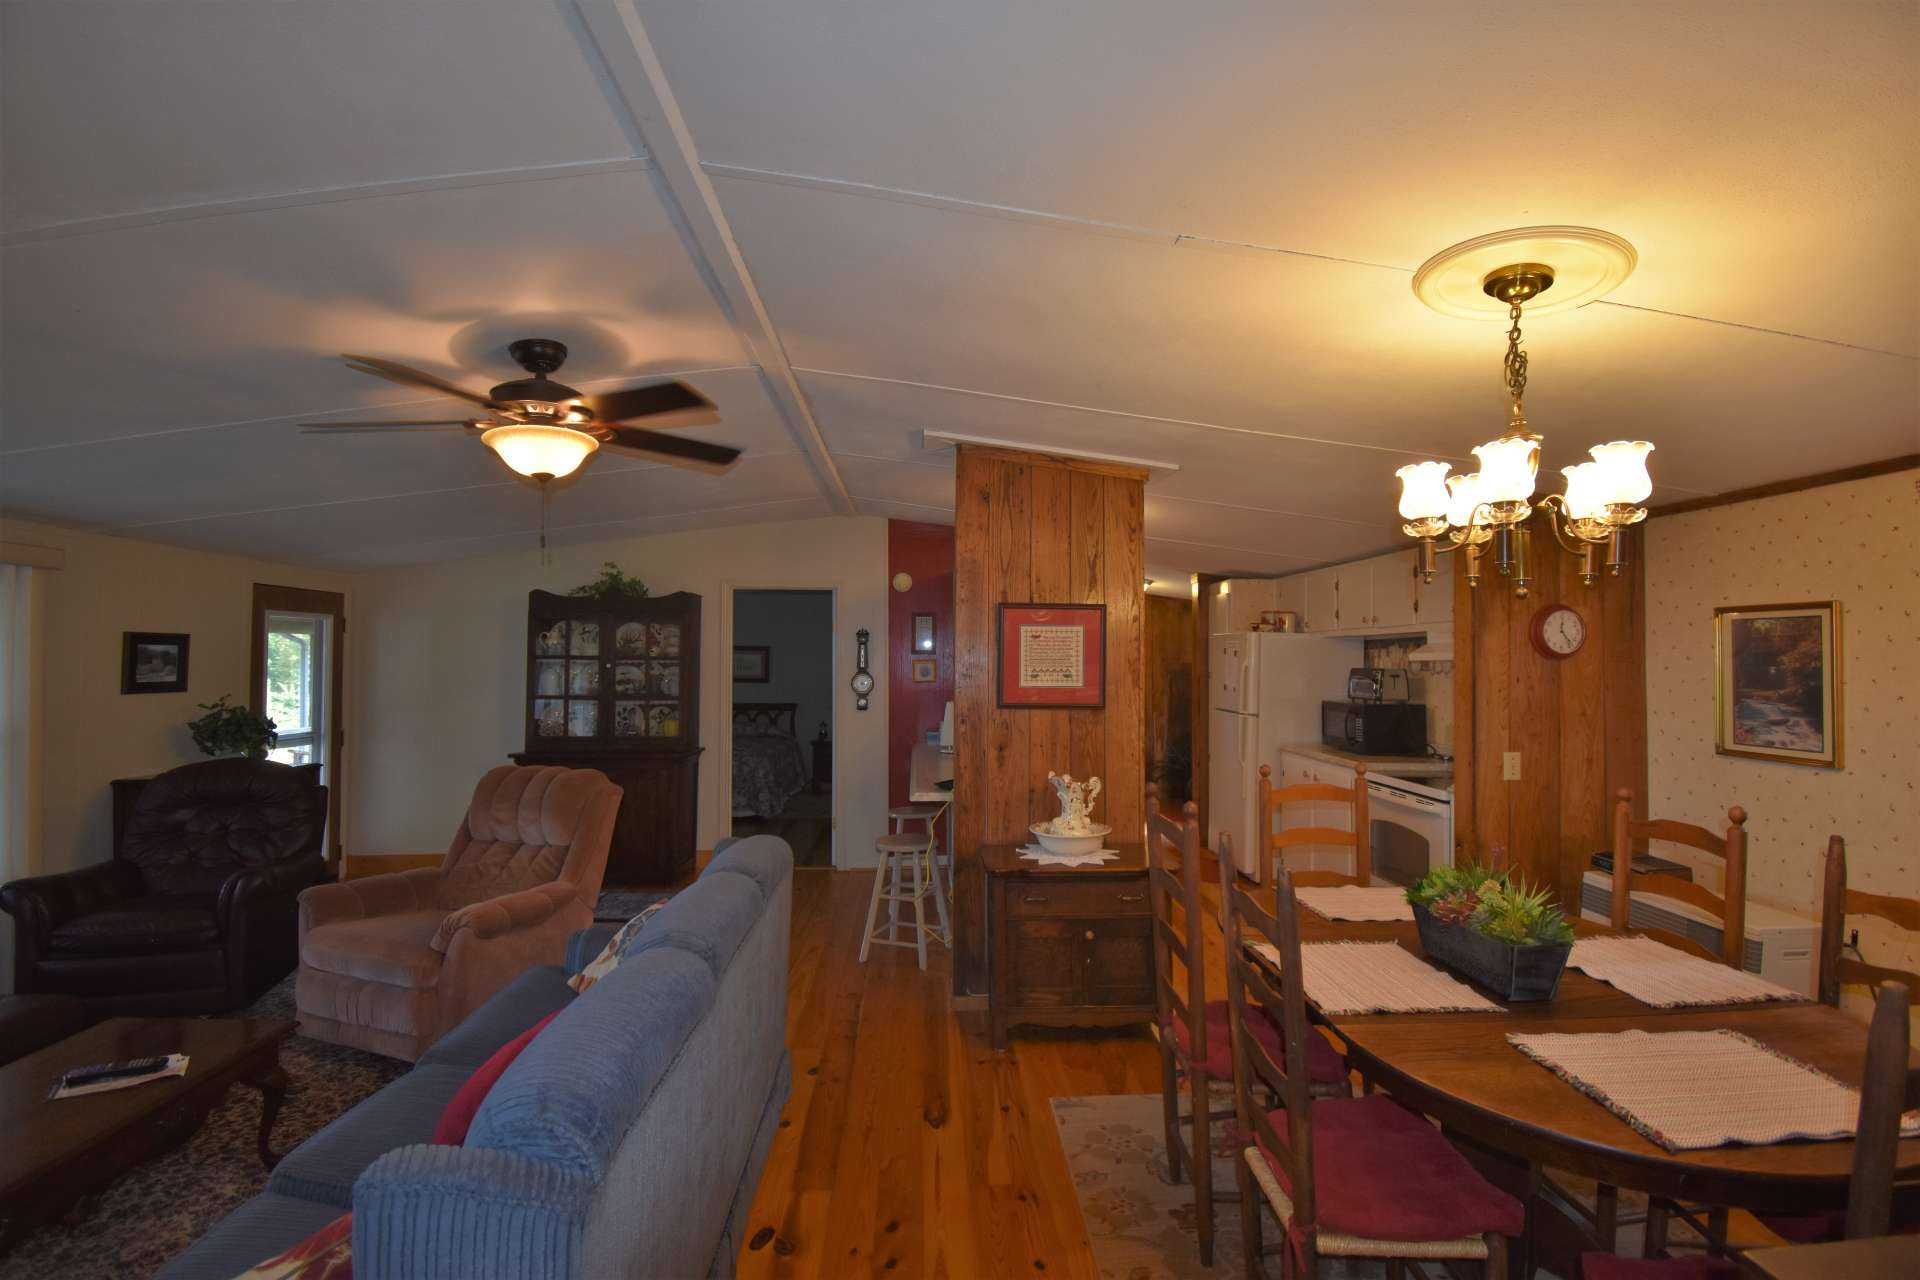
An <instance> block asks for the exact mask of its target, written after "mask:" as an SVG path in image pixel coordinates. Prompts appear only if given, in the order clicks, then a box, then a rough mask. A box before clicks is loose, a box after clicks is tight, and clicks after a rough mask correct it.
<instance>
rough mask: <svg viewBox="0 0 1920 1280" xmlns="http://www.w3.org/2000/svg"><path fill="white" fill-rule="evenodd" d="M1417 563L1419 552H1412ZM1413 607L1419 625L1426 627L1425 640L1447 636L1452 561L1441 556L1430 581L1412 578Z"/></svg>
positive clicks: (1449, 617) (1451, 588)
mask: <svg viewBox="0 0 1920 1280" xmlns="http://www.w3.org/2000/svg"><path fill="white" fill-rule="evenodd" d="M1413 554H1414V556H1415V563H1416V564H1418V563H1419V558H1418V557H1419V553H1418V552H1415V553H1413ZM1413 581H1414V609H1415V611H1416V616H1417V617H1418V619H1419V623H1420V625H1421V626H1423V627H1426V628H1428V635H1427V640H1428V642H1429V643H1436V642H1440V641H1443V640H1446V639H1448V638H1449V636H1450V633H1451V632H1452V629H1453V561H1452V560H1451V559H1449V558H1446V557H1442V558H1441V560H1440V568H1439V569H1438V570H1437V571H1436V572H1435V573H1434V575H1433V581H1432V582H1422V581H1420V579H1419V577H1418V576H1415V578H1414V580H1413Z"/></svg>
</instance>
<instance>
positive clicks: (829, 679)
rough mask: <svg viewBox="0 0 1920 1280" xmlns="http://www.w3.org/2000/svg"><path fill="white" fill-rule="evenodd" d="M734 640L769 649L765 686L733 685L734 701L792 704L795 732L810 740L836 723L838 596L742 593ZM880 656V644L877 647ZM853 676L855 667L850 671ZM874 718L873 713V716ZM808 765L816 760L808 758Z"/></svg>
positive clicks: (737, 600) (737, 597)
mask: <svg viewBox="0 0 1920 1280" xmlns="http://www.w3.org/2000/svg"><path fill="white" fill-rule="evenodd" d="M733 642H734V643H735V644H737V645H740V644H753V645H765V646H766V647H767V648H768V650H769V651H770V653H769V655H768V656H769V658H770V664H769V666H770V669H769V672H768V674H769V675H770V676H771V679H769V680H768V681H767V682H766V683H765V684H743V683H740V682H738V681H736V682H735V683H734V686H733V700H734V701H735V702H791V703H794V704H796V706H795V710H794V724H793V731H794V733H795V734H796V735H797V736H798V737H799V739H800V741H801V742H803V743H805V742H811V741H812V740H813V738H814V735H816V734H818V733H819V732H820V722H821V721H822V720H825V721H826V722H827V725H828V728H829V729H831V728H832V725H833V686H834V685H835V684H836V683H838V682H837V681H836V680H834V678H833V596H832V595H831V594H830V593H828V592H821V591H804V592H803V591H741V592H737V593H735V595H734V598H733ZM871 647H872V649H873V652H874V654H875V655H876V656H877V655H878V652H879V645H878V644H877V643H876V644H873V645H872V646H871ZM847 674H848V677H849V678H851V676H852V674H853V669H852V667H851V666H849V667H848V669H847ZM867 714H868V715H872V714H873V713H872V712H870V711H869V712H868V713H867ZM807 763H808V765H809V767H811V765H812V763H813V761H812V758H811V757H809V758H808V760H807Z"/></svg>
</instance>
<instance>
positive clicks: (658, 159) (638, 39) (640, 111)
mask: <svg viewBox="0 0 1920 1280" xmlns="http://www.w3.org/2000/svg"><path fill="white" fill-rule="evenodd" d="M577 3H578V10H579V13H580V16H581V18H582V19H583V20H584V21H585V23H586V27H587V32H588V34H589V35H590V36H591V43H590V45H589V49H588V52H589V53H590V54H591V52H592V50H594V49H597V50H598V53H599V57H600V59H601V60H602V62H603V64H604V66H605V70H606V72H607V75H608V77H609V79H610V81H611V83H612V86H613V88H614V89H615V90H616V92H617V95H618V100H619V102H620V103H621V105H622V106H623V107H624V108H625V109H626V111H627V112H628V114H629V115H630V116H631V118H632V121H633V125H634V127H635V128H636V129H637V130H638V131H639V133H640V137H641V138H642V139H643V141H644V142H645V143H646V148H647V152H648V154H649V155H650V156H652V158H653V161H654V165H655V169H656V172H657V173H658V175H659V177H660V180H661V182H662V184H663V185H664V187H665V192H664V203H665V204H666V206H667V207H668V209H669V210H670V211H671V212H673V213H674V215H675V221H676V223H677V225H678V226H679V228H680V229H681V230H682V232H683V236H682V243H683V244H685V245H686V247H687V251H688V256H689V257H690V258H691V259H692V260H693V262H694V264H695V265H696V266H697V267H699V268H700V269H701V270H702V272H703V274H704V275H705V276H706V278H707V280H708V281H709V285H710V287H714V288H715V295H716V301H718V302H720V303H721V305H722V306H723V307H725V308H726V311H727V314H728V318H729V319H730V320H731V321H732V322H733V326H734V332H735V334H736V336H738V338H739V339H740V341H741V343H742V345H744V346H745V347H746V348H747V350H748V352H749V353H751V354H752V355H753V356H754V357H755V358H756V359H757V360H758V362H759V364H760V374H761V378H762V380H763V382H764V384H765V386H766V390H767V398H768V399H769V400H770V401H771V402H772V404H773V406H774V408H775V409H776V410H777V411H778V412H779V414H780V416H781V417H782V418H784V419H785V420H786V422H787V427H788V429H789V430H790V431H791V432H792V433H793V434H794V435H795V437H796V438H797V440H798V442H799V444H800V445H801V447H802V448H803V449H804V450H805V451H806V452H807V454H808V457H809V460H810V461H811V462H812V463H813V466H814V470H815V472H816V475H817V478H818V480H819V482H820V486H821V489H822V491H823V496H825V497H826V499H827V500H828V502H830V503H831V504H832V505H833V506H834V508H835V509H836V510H838V511H839V512H840V513H841V514H842V515H851V514H853V512H854V506H853V495H852V494H851V493H849V492H848V490H847V483H846V480H845V479H844V478H842V476H841V475H840V469H839V468H838V467H837V466H835V465H834V461H833V455H832V453H831V452H830V451H829V450H828V448H827V442H826V438H825V436H824V435H823V434H822V433H821V430H820V424H819V422H818V421H816V420H815V418H814V416H813V407H812V405H811V404H809V403H808V401H807V396H806V392H805V390H804V389H803V388H802V387H801V386H800V381H799V379H798V378H797V377H795V376H794V371H793V366H792V364H791V363H790V362H789V361H788V359H787V353H786V347H785V345H784V344H783V343H782V342H781V341H780V335H779V332H778V330H777V329H776V328H775V327H774V323H773V317H772V315H771V313H770V312H769V311H768V310H767V306H766V302H765V300H764V299H763V298H762V297H761V296H760V290H759V287H758V286H757V285H756V284H755V283H754V281H753V275H752V273H751V272H750V271H749V270H748V269H747V264H746V259H745V257H744V256H743V255H742V254H741V252H740V246H739V244H738V242H737V241H736V240H735V239H734V236H733V228H732V226H731V225H730V224H729V223H728V221H727V217H726V213H725V211H724V210H722V209H721V207H720V198H719V196H718V195H717V194H716V193H715V192H714V190H713V184H712V183H711V182H709V181H708V179H707V175H706V173H705V171H704V170H702V169H701V167H700V155H699V150H698V148H696V147H695V145H694V142H693V135H692V132H691V131H690V129H689V127H688V125H687V121H686V117H685V116H684V115H683V114H682V113H681V111H680V105H679V102H678V100H677V98H676V97H675V96H674V92H673V87H672V85H671V84H670V83H669V81H668V79H667V75H666V70H665V68H664V67H663V66H662V65H661V63H660V59H659V55H658V54H657V52H656V51H655V50H654V47H653V42H652V40H651V39H650V38H649V37H648V35H647V33H646V28H645V26H644V24H643V23H642V22H641V21H640V15H639V13H638V12H637V11H636V10H635V8H634V6H633V5H632V3H631V2H630V0H577Z"/></svg>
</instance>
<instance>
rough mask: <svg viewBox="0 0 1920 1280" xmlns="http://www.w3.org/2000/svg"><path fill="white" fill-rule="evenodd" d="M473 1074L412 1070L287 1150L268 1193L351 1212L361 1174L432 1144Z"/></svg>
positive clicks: (439, 1069) (464, 1070) (449, 1069)
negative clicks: (381, 1160) (387, 1158)
mask: <svg viewBox="0 0 1920 1280" xmlns="http://www.w3.org/2000/svg"><path fill="white" fill-rule="evenodd" d="M472 1074H473V1073H472V1072H471V1071H469V1070H468V1069H467V1068H465V1067H448V1066H438V1067H415V1068H414V1069H413V1070H411V1071H409V1072H407V1074H405V1075H403V1076H401V1077H400V1078H399V1079H398V1080H395V1081H394V1082H393V1083H392V1084H390V1085H388V1086H387V1087H386V1088H384V1089H382V1090H381V1091H380V1092H378V1093H376V1094H374V1095H373V1096H372V1097H371V1098H368V1099H367V1100H366V1101H364V1102H362V1103H361V1104H360V1105H359V1106H357V1107H355V1108H353V1110H351V1111H349V1112H347V1113H346V1114H345V1115H343V1116H341V1117H340V1118H339V1119H338V1120H335V1121H334V1122H333V1123H332V1124H330V1125H328V1126H327V1127H326V1128H324V1129H322V1130H321V1131H320V1132H318V1133H316V1134H314V1135H313V1136H312V1137H311V1138H308V1139H307V1140H306V1141H305V1142H303V1143H301V1144H300V1145H299V1146H297V1147H295V1148H294V1149H293V1150H292V1151H290V1152H288V1153H287V1157H286V1159H284V1160H282V1161H281V1162H280V1163H279V1164H278V1165H277V1166H275V1167H274V1170H273V1176H272V1177H270V1178H268V1179H267V1189H268V1190H269V1191H277V1192H279V1193H280V1194H281V1195H283V1196H299V1197H301V1198H302V1199H305V1200H318V1201H320V1202H322V1203H324V1204H330V1205H333V1206H334V1207H335V1208H334V1212H335V1213H336V1214H338V1213H339V1212H340V1211H341V1210H344V1209H351V1208H352V1207H353V1180H354V1179H355V1178H357V1177H359V1176H360V1173H361V1171H362V1170H364V1169H365V1168H366V1167H367V1166H368V1165H370V1164H372V1163H373V1162H374V1160H375V1159H377V1158H378V1157H380V1156H383V1155H385V1154H386V1153H387V1152H389V1151H391V1150H393V1149H394V1148H395V1147H404V1146H407V1145H409V1144H411V1143H416V1142H428V1141H431V1140H432V1138H433V1129H434V1126H435V1125H436V1124H438V1123H439V1120H440V1113H441V1112H442V1111H445V1110H446V1107H447V1102H448V1101H449V1100H450V1099H451V1098H452V1097H453V1095H454V1094H456V1093H458V1092H459V1091H460V1086H461V1085H463V1084H465V1083H466V1082H467V1077H468V1076H470V1075H472ZM261 1256H263V1257H264V1256H265V1255H264V1254H263V1255H261ZM253 1261H255V1262H258V1261H259V1258H255V1259H253Z"/></svg>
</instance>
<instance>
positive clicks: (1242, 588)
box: [1223, 578, 1280, 631]
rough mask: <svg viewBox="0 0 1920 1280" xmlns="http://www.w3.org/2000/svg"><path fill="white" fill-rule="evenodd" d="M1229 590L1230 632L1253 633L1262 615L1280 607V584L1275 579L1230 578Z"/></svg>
mask: <svg viewBox="0 0 1920 1280" xmlns="http://www.w3.org/2000/svg"><path fill="white" fill-rule="evenodd" d="M1223 585H1225V586H1226V588H1227V595H1226V605H1227V625H1226V630H1228V631H1251V630H1253V628H1254V625H1255V624H1256V623H1258V622H1259V621H1260V615H1261V614H1263V613H1266V612H1268V611H1270V610H1273V609H1278V608H1279V607H1280V606H1279V605H1278V604H1277V603H1275V601H1277V600H1278V599H1279V596H1280V583H1279V582H1278V580H1276V579H1274V578H1229V579H1227V581H1226V582H1225V584H1223Z"/></svg>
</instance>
